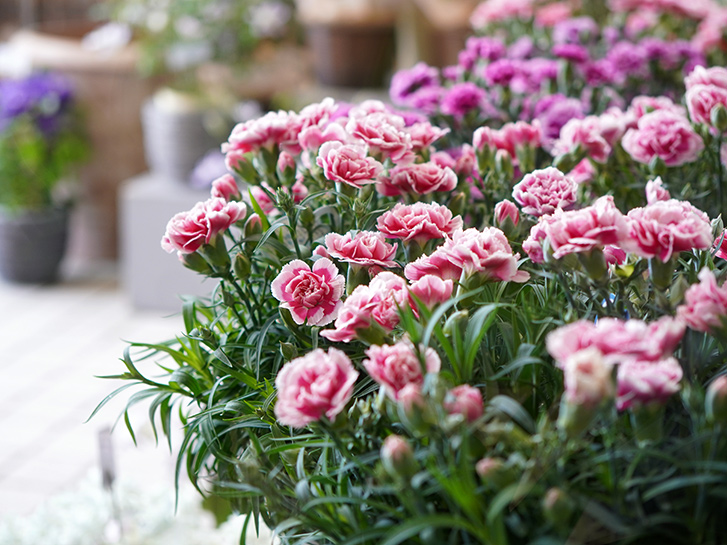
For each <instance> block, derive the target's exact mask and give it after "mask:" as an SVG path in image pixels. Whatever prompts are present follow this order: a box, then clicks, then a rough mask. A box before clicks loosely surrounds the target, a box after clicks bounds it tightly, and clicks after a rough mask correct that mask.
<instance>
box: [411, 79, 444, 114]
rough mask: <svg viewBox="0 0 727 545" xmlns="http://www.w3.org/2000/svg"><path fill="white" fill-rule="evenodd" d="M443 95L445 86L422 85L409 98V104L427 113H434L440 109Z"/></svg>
mask: <svg viewBox="0 0 727 545" xmlns="http://www.w3.org/2000/svg"><path fill="white" fill-rule="evenodd" d="M443 95H444V88H443V87H440V86H439V85H437V86H436V87H422V88H421V89H419V90H418V91H417V92H416V93H413V94H412V95H411V96H410V97H409V98H408V100H407V105H408V106H409V107H410V108H414V109H415V110H420V111H422V112H424V113H425V114H434V113H436V112H437V110H439V104H440V102H441V101H442V96H443Z"/></svg>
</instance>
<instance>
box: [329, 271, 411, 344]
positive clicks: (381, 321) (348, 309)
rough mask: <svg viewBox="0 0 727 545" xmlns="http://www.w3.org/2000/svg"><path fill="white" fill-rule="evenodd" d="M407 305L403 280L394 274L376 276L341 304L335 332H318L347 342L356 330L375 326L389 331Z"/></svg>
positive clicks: (357, 288)
mask: <svg viewBox="0 0 727 545" xmlns="http://www.w3.org/2000/svg"><path fill="white" fill-rule="evenodd" d="M408 304H409V290H408V287H407V283H406V280H404V279H403V278H401V277H400V276H397V275H395V274H394V273H391V272H388V271H384V272H381V273H379V274H377V275H376V276H375V277H374V278H373V279H372V280H371V282H370V283H369V285H368V286H363V285H362V286H356V289H354V290H353V293H351V295H349V296H348V297H347V298H346V300H345V301H344V302H343V306H342V307H341V308H340V310H339V312H338V317H337V318H336V321H335V323H334V326H335V329H328V330H325V331H322V332H321V336H323V337H325V338H326V339H328V340H330V341H334V342H346V343H347V342H351V341H352V340H353V339H355V338H356V337H357V335H358V331H361V330H364V329H368V328H370V327H371V326H372V325H374V324H376V325H378V326H380V327H381V328H382V329H384V331H391V330H392V329H394V328H395V327H396V325H397V324H398V323H399V309H400V308H404V307H406V306H407V305H408Z"/></svg>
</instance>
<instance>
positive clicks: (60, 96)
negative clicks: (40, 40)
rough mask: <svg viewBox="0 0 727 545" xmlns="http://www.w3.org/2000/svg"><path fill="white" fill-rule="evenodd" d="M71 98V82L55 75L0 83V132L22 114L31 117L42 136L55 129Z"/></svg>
mask: <svg viewBox="0 0 727 545" xmlns="http://www.w3.org/2000/svg"><path fill="white" fill-rule="evenodd" d="M72 99H73V92H72V90H71V85H70V83H69V82H68V81H67V80H66V79H65V78H63V77H62V76H60V75H58V74H54V73H42V74H33V75H31V76H28V77H26V78H22V79H9V80H2V81H0V130H3V129H4V128H5V127H7V126H8V125H9V124H10V123H11V122H12V121H13V120H15V119H16V118H18V117H20V116H23V115H30V116H32V117H33V120H34V122H35V125H36V126H37V127H38V128H39V129H40V130H41V131H43V133H44V134H51V133H53V132H55V131H56V130H57V128H58V124H59V118H60V116H61V115H62V114H63V113H64V112H66V111H68V108H69V107H70V105H71V102H72Z"/></svg>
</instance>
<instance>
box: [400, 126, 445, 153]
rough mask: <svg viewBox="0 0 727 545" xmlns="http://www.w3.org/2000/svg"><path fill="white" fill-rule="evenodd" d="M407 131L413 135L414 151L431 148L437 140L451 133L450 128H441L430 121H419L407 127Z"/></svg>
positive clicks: (412, 144)
mask: <svg viewBox="0 0 727 545" xmlns="http://www.w3.org/2000/svg"><path fill="white" fill-rule="evenodd" d="M404 131H405V132H407V133H408V134H409V136H410V137H411V146H412V150H413V151H421V150H426V149H429V147H430V146H431V145H432V144H434V142H436V141H437V140H439V139H440V138H442V137H443V136H444V135H446V134H447V133H449V129H441V128H439V127H436V126H435V125H432V124H431V123H430V122H428V121H426V122H419V123H414V124H413V125H411V126H409V127H406V128H405V129H404Z"/></svg>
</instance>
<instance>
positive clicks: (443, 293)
mask: <svg viewBox="0 0 727 545" xmlns="http://www.w3.org/2000/svg"><path fill="white" fill-rule="evenodd" d="M453 290H454V282H453V281H452V280H451V279H447V280H442V279H441V278H440V277H439V276H435V275H433V274H426V275H424V276H422V277H421V278H420V279H419V280H417V281H416V282H413V283H412V284H411V285H410V286H409V291H410V292H411V294H412V295H414V296H415V297H416V298H417V299H418V300H419V301H420V302H421V304H422V305H424V306H425V307H427V308H430V309H431V308H434V307H435V306H436V305H441V304H442V303H445V302H447V301H449V299H450V297H452V291H453ZM411 306H412V308H416V302H415V301H413V300H412V301H411Z"/></svg>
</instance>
